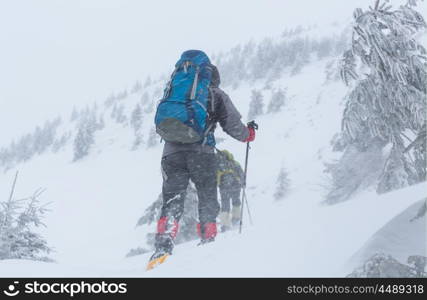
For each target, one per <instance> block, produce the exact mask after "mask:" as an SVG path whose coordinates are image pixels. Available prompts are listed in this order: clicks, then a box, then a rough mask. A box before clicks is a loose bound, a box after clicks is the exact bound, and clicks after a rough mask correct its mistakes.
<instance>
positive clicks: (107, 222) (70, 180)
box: [0, 57, 427, 277]
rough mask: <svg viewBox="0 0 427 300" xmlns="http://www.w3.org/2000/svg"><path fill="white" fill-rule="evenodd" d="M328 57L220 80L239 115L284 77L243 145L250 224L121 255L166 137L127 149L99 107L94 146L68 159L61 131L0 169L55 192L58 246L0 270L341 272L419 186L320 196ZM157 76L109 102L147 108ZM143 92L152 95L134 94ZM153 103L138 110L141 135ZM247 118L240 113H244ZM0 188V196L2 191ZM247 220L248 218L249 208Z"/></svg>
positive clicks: (331, 94)
mask: <svg viewBox="0 0 427 300" xmlns="http://www.w3.org/2000/svg"><path fill="white" fill-rule="evenodd" d="M331 59H332V58H331V57H328V58H324V59H322V60H317V59H313V60H312V62H311V63H310V64H309V65H307V66H305V67H304V68H303V69H302V71H301V72H300V73H299V74H297V75H293V76H291V74H290V73H289V72H285V73H284V75H283V76H281V78H279V79H278V80H276V81H274V82H272V83H271V85H270V87H266V85H265V82H264V81H258V82H242V83H241V84H240V86H239V87H238V88H237V89H231V88H230V87H226V88H225V89H226V91H227V92H228V93H229V94H230V96H231V98H232V99H233V101H234V102H235V104H236V106H237V107H238V108H239V110H240V111H241V112H242V115H243V116H246V115H247V112H248V102H249V99H250V94H251V90H252V89H254V88H257V89H260V90H262V91H263V93H264V97H265V99H266V101H268V100H269V95H270V94H271V91H272V90H274V89H275V88H279V87H282V88H284V87H286V88H287V95H288V100H287V103H286V104H285V106H284V108H283V110H282V111H281V112H277V113H274V114H265V115H263V116H261V117H260V118H259V119H257V121H258V123H259V125H260V129H259V131H258V136H257V139H256V141H255V142H254V143H253V145H252V148H251V152H250V162H249V173H248V174H249V175H248V200H249V204H250V208H251V211H252V216H253V218H254V225H253V226H249V224H248V222H246V226H245V228H244V231H243V234H242V235H239V234H237V232H229V233H226V234H220V235H219V236H218V238H217V241H216V242H215V243H213V244H209V245H205V246H203V247H197V246H196V243H195V242H191V243H186V244H183V245H179V246H177V247H176V251H175V254H174V255H173V256H172V257H171V258H170V261H169V262H168V263H167V264H165V265H163V266H161V267H160V268H158V269H156V270H154V271H152V272H150V273H145V272H144V265H145V263H146V261H147V259H148V254H147V255H140V256H136V257H132V258H125V255H126V253H127V252H128V251H129V249H130V248H134V247H137V246H139V245H141V244H143V243H144V239H145V235H146V233H147V232H149V231H152V230H154V228H147V227H138V228H135V224H136V222H137V220H138V218H139V217H140V216H141V214H142V212H143V211H144V209H145V208H146V207H148V206H149V205H150V204H151V203H152V202H153V201H154V200H155V199H156V197H157V196H158V194H159V192H160V189H161V174H160V168H159V164H160V157H161V147H162V145H160V144H157V145H156V146H155V147H152V148H147V147H146V146H145V145H143V146H142V147H141V148H139V149H138V150H136V151H131V150H130V149H131V146H132V141H133V139H134V137H133V135H132V131H131V130H130V129H129V126H128V125H120V124H117V123H116V122H113V121H112V119H111V117H110V112H111V107H108V106H103V105H102V104H101V105H99V106H100V108H99V109H98V110H97V114H98V115H99V116H101V115H102V116H103V117H104V118H105V123H106V127H105V128H104V129H103V130H101V131H97V132H96V144H95V146H94V147H93V148H92V149H91V151H90V154H89V155H88V156H87V157H85V158H83V159H82V160H80V161H77V162H72V157H73V154H72V143H71V142H70V141H69V142H68V143H67V144H66V146H65V147H64V148H62V149H61V150H60V151H59V152H58V153H51V152H45V153H44V154H42V155H40V156H36V157H34V158H32V159H31V160H29V161H27V162H25V163H21V164H18V165H17V166H15V167H14V168H13V169H11V170H9V171H7V172H5V173H0V183H1V184H0V195H7V193H8V189H9V187H10V182H11V181H12V177H13V172H14V170H15V169H19V170H20V174H21V175H20V177H19V179H18V185H17V194H16V196H17V198H19V197H22V196H26V195H28V194H30V193H32V192H33V191H34V190H35V189H36V188H38V187H46V188H47V191H46V193H45V194H43V196H42V200H43V201H44V202H51V204H50V209H51V212H50V213H49V214H48V215H47V218H46V225H47V227H46V228H45V229H43V234H44V236H45V237H46V238H47V240H48V242H49V244H50V245H51V246H53V247H54V248H55V250H56V251H55V253H53V255H52V258H54V259H55V260H56V263H41V262H29V261H17V260H8V261H0V276H11V277H17V276H98V277H102V276H124V277H126V276H135V277H140V276H345V275H346V274H347V273H348V270H347V269H345V265H346V262H347V260H348V259H349V258H350V257H352V255H353V254H354V253H355V252H356V251H358V249H360V247H361V245H362V244H363V243H365V241H367V240H368V239H369V238H370V237H371V236H372V235H373V234H374V233H375V232H376V231H377V230H379V229H380V228H382V227H383V226H384V225H385V224H386V223H387V222H389V221H390V220H391V219H392V218H393V217H395V216H396V215H398V214H399V213H400V212H401V211H403V210H404V209H406V208H407V207H408V206H409V205H412V204H413V203H415V202H416V201H418V200H420V199H421V198H422V197H424V196H425V192H426V187H427V186H426V184H425V183H423V184H419V185H417V186H412V187H409V188H406V189H402V190H399V191H396V192H392V193H389V194H385V195H382V196H378V195H376V194H375V192H374V191H366V192H364V193H360V194H358V195H357V196H356V197H355V198H354V199H352V201H348V202H345V203H340V204H337V205H334V206H325V205H322V204H321V202H322V200H323V196H324V193H325V192H326V191H325V190H324V188H323V185H324V180H325V178H324V174H323V169H324V162H327V161H330V160H331V159H333V158H335V157H336V156H337V155H339V154H337V153H333V152H332V151H331V146H330V141H331V139H332V137H333V136H334V134H336V133H337V132H339V130H340V117H341V115H342V110H343V103H342V101H343V100H342V99H343V97H344V95H345V93H346V91H347V90H346V88H345V87H344V86H343V84H342V83H340V82H339V81H334V80H329V81H328V80H326V76H325V69H326V66H327V65H328V63H329V62H330V61H331ZM163 84H164V79H160V80H158V81H154V82H153V83H152V84H151V85H150V86H148V87H146V88H144V89H143V90H142V91H139V92H136V93H131V94H129V95H128V96H126V97H125V98H124V99H121V100H119V101H117V103H118V104H119V105H121V104H123V106H124V111H125V113H126V115H130V112H131V111H132V109H133V108H134V106H135V105H136V104H137V103H141V104H142V106H143V109H147V111H150V109H149V107H150V105H153V103H154V102H153V101H154V100H155V99H158V98H159V97H160V93H161V87H162V85H163ZM145 92H148V93H149V95H150V101H151V103H150V102H147V103H145V102H144V101H141V97H143V94H144V93H145ZM152 115H153V112H152V111H151V112H149V113H147V114H146V116H147V117H146V118H145V119H144V120H143V134H144V138H145V139H146V138H147V137H148V135H149V132H150V129H151V128H152ZM244 119H245V118H244ZM76 123H77V122H76V121H74V122H68V120H67V121H66V122H64V123H63V124H62V125H61V126H60V128H59V129H58V130H59V131H60V132H61V133H67V132H71V131H74V130H75V127H76ZM217 133H218V134H217V136H218V137H223V138H226V140H225V141H224V142H222V143H220V144H219V145H218V147H219V148H226V149H229V150H231V151H232V152H233V153H234V154H235V157H236V158H237V159H238V160H239V161H241V162H242V161H243V160H244V153H245V145H244V144H242V143H240V142H237V141H234V140H232V139H231V138H229V137H226V135H225V134H224V133H222V132H221V130H217ZM281 167H285V168H286V170H287V171H288V173H289V178H290V181H291V190H290V193H289V194H288V196H287V197H286V198H285V199H284V200H283V201H281V202H275V201H274V200H273V193H274V190H275V187H276V178H277V175H278V174H279V170H280V168H281ZM2 197H5V196H2ZM245 218H246V219H245V220H246V221H247V216H245Z"/></svg>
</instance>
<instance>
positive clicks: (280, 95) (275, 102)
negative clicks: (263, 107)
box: [267, 89, 286, 113]
mask: <svg viewBox="0 0 427 300" xmlns="http://www.w3.org/2000/svg"><path fill="white" fill-rule="evenodd" d="M285 98H286V89H285V90H283V89H278V90H277V91H275V92H273V94H272V96H271V100H270V103H269V104H268V109H267V112H268V113H276V112H279V111H280V110H281V109H282V107H283V105H284V104H285Z"/></svg>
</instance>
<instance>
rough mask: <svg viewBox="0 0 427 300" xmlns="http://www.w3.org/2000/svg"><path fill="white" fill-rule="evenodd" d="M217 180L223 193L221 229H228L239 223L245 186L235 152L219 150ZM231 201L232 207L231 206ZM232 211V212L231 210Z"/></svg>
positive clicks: (220, 217)
mask: <svg viewBox="0 0 427 300" xmlns="http://www.w3.org/2000/svg"><path fill="white" fill-rule="evenodd" d="M216 155H217V164H218V170H217V182H218V187H219V192H220V195H221V213H220V214H219V220H220V224H221V230H222V231H226V230H229V229H231V228H232V227H233V226H236V225H238V224H239V221H240V209H241V203H240V192H241V190H242V187H243V180H244V178H243V177H244V174H243V170H242V167H241V166H240V164H239V163H238V162H237V161H235V160H234V157H233V154H231V153H230V152H229V151H227V150H222V151H218V152H217V154H216ZM230 202H231V204H232V207H230ZM230 211H231V212H230Z"/></svg>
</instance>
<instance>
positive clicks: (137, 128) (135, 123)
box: [130, 104, 143, 149]
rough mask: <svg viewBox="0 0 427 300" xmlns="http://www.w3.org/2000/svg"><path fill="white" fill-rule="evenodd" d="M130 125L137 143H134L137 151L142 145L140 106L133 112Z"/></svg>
mask: <svg viewBox="0 0 427 300" xmlns="http://www.w3.org/2000/svg"><path fill="white" fill-rule="evenodd" d="M130 125H131V126H132V128H133V131H134V134H135V141H134V143H133V149H136V148H137V147H138V146H139V145H140V144H141V143H142V138H143V136H142V110H141V106H140V105H139V104H137V105H136V107H135V109H134V110H133V111H132V116H131V120H130Z"/></svg>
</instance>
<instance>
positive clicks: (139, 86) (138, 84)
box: [131, 80, 142, 94]
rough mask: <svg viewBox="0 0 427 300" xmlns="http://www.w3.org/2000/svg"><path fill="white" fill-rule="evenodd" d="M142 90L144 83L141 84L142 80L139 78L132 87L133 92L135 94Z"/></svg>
mask: <svg viewBox="0 0 427 300" xmlns="http://www.w3.org/2000/svg"><path fill="white" fill-rule="evenodd" d="M141 90H142V84H141V82H140V81H139V80H137V81H136V82H135V84H134V85H133V87H132V89H131V93H132V94H135V93H138V92H139V91H141Z"/></svg>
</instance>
